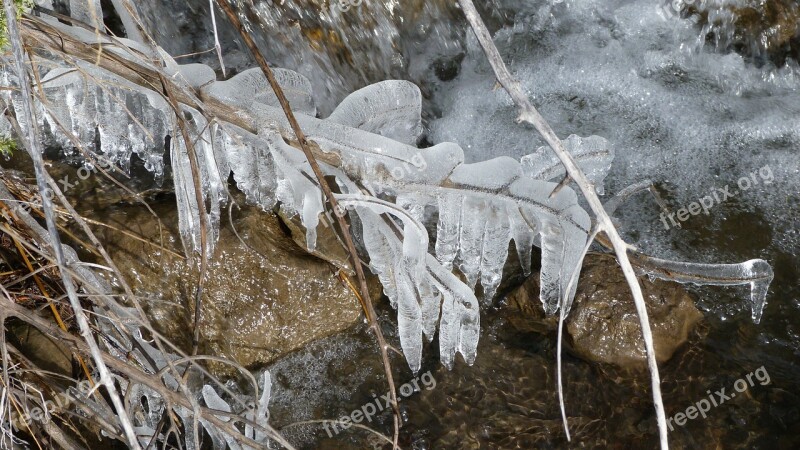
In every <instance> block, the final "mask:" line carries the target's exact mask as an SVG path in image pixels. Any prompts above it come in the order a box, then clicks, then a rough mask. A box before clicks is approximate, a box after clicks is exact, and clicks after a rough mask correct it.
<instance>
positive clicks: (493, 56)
mask: <svg viewBox="0 0 800 450" xmlns="http://www.w3.org/2000/svg"><path fill="white" fill-rule="evenodd" d="M458 4H459V5H460V6H461V9H462V10H463V11H464V15H465V16H466V17H467V21H468V22H469V24H470V26H471V27H472V31H474V32H475V35H476V37H477V38H478V42H479V43H480V45H481V47H482V48H483V51H484V53H485V54H486V57H487V58H488V60H489V64H490V65H491V66H492V70H493V71H494V73H495V76H496V77H497V81H499V82H500V84H501V85H502V86H503V88H504V89H505V90H506V91H507V92H508V94H509V95H510V96H511V99H512V100H513V101H514V103H515V104H516V105H517V107H518V108H519V117H518V118H517V122H527V123H529V124H531V125H533V126H534V128H536V130H537V131H538V132H539V134H541V135H542V137H543V138H544V140H545V141H546V142H547V144H548V145H549V146H550V148H552V149H553V151H554V152H555V154H556V156H558V159H559V160H560V161H561V163H562V164H563V165H564V168H565V169H566V170H567V174H568V175H569V176H570V177H571V178H572V179H573V180H575V183H576V184H577V185H578V188H579V189H580V190H581V193H583V196H584V197H585V198H586V201H587V202H588V203H589V207H590V208H591V209H592V211H593V212H594V214H595V216H596V218H597V227H598V231H602V232H604V233H605V234H606V236H608V239H609V240H610V241H611V245H612V247H613V248H614V252H615V253H616V255H617V261H619V265H620V267H621V268H622V272H623V274H624V275H625V279H626V281H627V282H628V285H629V286H630V288H631V293H632V294H633V301H634V304H635V305H636V312H637V314H638V315H639V323H640V324H641V326H642V335H643V337H644V343H645V349H646V350H647V365H648V367H649V369H650V377H651V385H652V390H653V403H654V404H655V409H656V419H657V421H658V431H659V436H660V442H661V448H662V449H667V448H668V447H669V445H668V443H667V422H666V415H665V414H664V404H663V401H662V399H661V380H660V377H659V374H658V365H657V362H656V357H655V351H654V348H653V335H652V333H651V331H650V321H649V319H648V316H647V308H646V306H645V303H644V297H643V295H642V289H641V286H639V282H638V280H637V279H636V273H635V272H634V270H633V267H632V266H631V263H630V260H629V259H628V254H627V251H628V244H626V243H625V241H623V240H622V238H621V237H620V235H619V233H618V232H617V229H616V228H615V227H614V224H613V223H612V222H611V218H610V217H609V215H608V214H607V213H606V211H605V209H603V204H602V203H601V202H600V199H599V198H598V197H597V194H596V193H595V190H594V186H592V183H591V182H589V180H588V179H587V178H586V175H585V174H584V173H583V171H582V170H581V169H580V168H579V167H578V165H577V163H576V162H575V160H574V158H573V157H572V155H570V153H569V152H568V151H567V150H566V148H564V144H563V143H562V142H561V140H560V139H559V138H558V136H556V134H555V132H554V131H553V129H552V128H551V127H550V125H549V124H548V123H547V121H545V119H544V117H542V115H541V114H539V111H537V110H536V108H534V106H533V105H532V104H531V102H530V100H529V99H528V96H527V95H526V94H525V93H524V92H523V91H522V88H521V87H520V84H519V82H518V81H517V80H515V79H514V77H513V76H512V75H511V73H510V72H509V71H508V68H507V67H506V65H505V63H504V62H503V59H502V58H501V56H500V52H499V51H498V50H497V47H496V46H495V45H494V42H493V41H492V37H491V35H490V34H489V30H487V28H486V25H484V23H483V20H481V17H480V15H479V14H478V11H477V10H476V9H475V5H474V4H473V2H472V0H458Z"/></svg>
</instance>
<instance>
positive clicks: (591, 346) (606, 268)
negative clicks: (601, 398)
mask: <svg viewBox="0 0 800 450" xmlns="http://www.w3.org/2000/svg"><path fill="white" fill-rule="evenodd" d="M639 283H640V285H641V287H642V292H643V294H644V299H645V303H646V304H647V313H648V315H649V319H650V328H651V330H652V332H653V342H654V345H655V350H656V359H657V360H658V361H659V362H664V361H667V360H668V359H669V358H670V357H672V355H673V353H675V350H677V349H678V348H679V347H680V346H681V345H683V344H684V343H686V341H687V340H688V338H689V333H690V332H691V331H692V330H693V328H694V326H695V325H696V324H697V323H698V322H699V321H700V319H701V318H702V317H703V316H702V314H701V313H700V311H699V310H698V309H697V307H695V305H694V301H693V300H692V298H691V296H690V295H689V293H688V292H687V291H686V290H685V289H684V288H683V287H682V286H681V285H679V284H676V283H668V282H665V281H661V280H655V281H650V280H649V279H647V278H644V277H642V278H639ZM537 284H538V279H537V277H536V276H533V277H531V278H530V279H529V280H528V281H526V282H525V283H524V284H523V285H522V286H520V287H519V288H518V289H517V290H516V291H514V292H513V293H512V294H510V295H509V297H508V300H509V306H510V307H511V308H512V309H514V310H516V311H519V312H521V313H522V314H521V315H520V314H510V317H509V320H510V322H511V323H512V324H513V325H514V326H516V327H517V328H518V329H521V330H523V331H537V332H547V331H552V330H554V329H555V328H556V327H557V325H558V317H557V316H553V317H545V316H544V312H543V310H542V308H541V304H540V303H539V299H538V296H537V293H538V292H539V288H538V286H537ZM565 330H566V334H567V336H568V338H567V341H568V342H567V343H568V344H571V345H570V347H571V350H572V352H573V353H575V354H576V355H578V356H580V357H581V358H583V359H586V360H589V361H595V362H603V363H610V364H615V365H617V366H620V367H629V368H644V367H645V366H646V354H645V350H644V341H643V339H642V331H641V327H640V326H639V316H638V315H637V314H636V308H635V306H634V304H633V296H632V295H631V293H630V288H629V287H628V284H627V282H626V281H625V277H624V275H623V274H622V271H621V270H620V268H619V265H618V264H617V262H616V260H615V259H614V258H613V257H611V256H608V255H592V254H590V255H587V257H586V260H585V261H584V265H583V270H582V271H581V277H580V280H579V282H578V290H577V293H576V295H575V302H574V303H573V306H572V311H571V312H570V314H569V316H568V317H567V320H566V323H565Z"/></svg>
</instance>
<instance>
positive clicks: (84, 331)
mask: <svg viewBox="0 0 800 450" xmlns="http://www.w3.org/2000/svg"><path fill="white" fill-rule="evenodd" d="M3 3H4V5H5V13H6V24H7V28H8V39H9V41H10V42H11V49H12V53H13V55H14V61H15V65H16V69H17V76H18V77H19V85H20V94H21V98H20V100H21V104H22V108H21V110H22V114H23V117H22V120H23V121H24V123H25V127H26V128H25V130H24V131H25V132H26V135H25V136H20V139H21V140H22V141H23V144H24V146H25V148H26V150H27V151H28V153H29V154H30V157H31V160H32V161H33V167H34V171H35V172H36V184H37V186H38V188H39V193H40V194H41V197H42V209H43V210H44V215H45V222H46V223H47V231H48V233H49V234H50V240H51V242H50V245H51V246H52V248H53V253H54V255H55V257H56V263H57V265H58V270H59V272H60V273H61V278H62V279H63V281H64V289H65V290H66V291H67V297H68V298H69V302H70V305H71V306H72V310H73V312H74V313H75V321H76V322H77V324H78V328H79V329H80V331H81V335H82V336H83V338H84V340H85V341H86V344H87V346H88V348H89V353H90V354H91V355H92V359H93V360H94V361H95V365H96V366H97V370H98V372H100V382H101V383H102V384H103V385H105V387H106V390H107V392H108V395H109V397H111V402H112V404H113V405H114V408H115V409H116V412H117V414H118V415H119V418H120V422H121V424H122V428H123V430H124V431H125V438H126V439H127V440H128V445H130V447H131V448H132V449H139V448H140V446H139V442H138V441H137V439H136V433H135V432H134V430H133V424H132V423H131V420H130V418H129V417H128V414H127V412H126V411H125V408H124V405H123V403H122V400H121V399H120V396H119V393H118V392H117V387H116V386H115V384H114V379H113V378H112V377H111V372H109V370H108V367H107V366H106V364H105V362H104V361H103V356H102V354H101V352H100V348H99V347H98V345H97V342H96V341H95V340H94V333H93V332H92V328H91V326H90V325H89V321H88V320H87V318H86V314H85V312H84V311H83V307H82V306H81V303H80V300H79V299H78V295H77V292H76V290H75V285H74V284H73V282H72V277H71V276H70V274H69V272H68V271H67V265H66V261H65V259H64V251H63V249H62V248H61V239H60V238H59V236H58V230H57V228H56V221H55V216H54V214H53V202H52V199H51V198H50V197H48V196H47V195H45V194H46V192H47V189H48V188H47V174H46V172H45V168H44V161H43V159H42V150H43V149H42V143H41V141H40V139H39V134H38V132H37V130H36V121H35V120H34V117H33V100H32V98H33V97H32V94H31V90H30V78H29V77H28V69H27V67H26V65H25V57H24V52H23V49H22V40H21V39H20V36H19V28H18V26H17V16H16V15H17V11H16V5H14V2H13V0H3Z"/></svg>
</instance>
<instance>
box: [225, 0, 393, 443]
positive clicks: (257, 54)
mask: <svg viewBox="0 0 800 450" xmlns="http://www.w3.org/2000/svg"><path fill="white" fill-rule="evenodd" d="M217 4H218V5H219V6H220V8H222V10H223V11H225V14H226V15H227V16H228V20H230V22H231V24H232V25H233V27H234V28H236V30H237V31H238V32H239V35H240V36H241V37H242V40H244V42H245V44H246V45H247V47H248V48H249V49H250V53H252V54H253V57H254V58H255V60H256V62H257V63H258V65H259V67H261V71H262V72H264V75H265V76H266V77H267V80H268V81H269V84H270V86H271V87H272V90H273V91H274V92H275V95H276V96H277V97H278V102H279V103H280V104H281V109H283V113H284V114H285V115H286V118H287V119H288V120H289V124H290V125H291V127H292V130H293V131H294V135H295V137H296V138H297V141H298V143H299V144H300V148H301V149H302V150H303V153H304V154H305V156H306V159H307V160H308V164H309V165H310V166H311V170H313V171H314V175H315V176H316V178H317V182H318V184H319V186H320V188H321V189H322V192H323V193H324V194H325V199H326V200H327V201H328V203H329V204H330V206H331V209H332V210H333V211H340V209H339V204H338V202H337V201H336V198H335V197H334V195H333V191H331V188H330V186H329V185H328V182H327V181H326V180H325V174H324V173H323V172H322V170H321V169H320V167H319V163H317V160H316V158H315V157H314V154H313V153H312V151H311V148H310V147H309V145H308V141H307V140H306V136H305V134H304V133H303V130H301V129H300V124H299V123H297V119H296V118H295V116H294V113H293V112H292V109H291V107H290V106H289V101H288V100H287V99H286V95H284V93H283V90H282V89H281V87H280V85H278V80H277V79H276V78H275V75H274V74H273V73H272V69H270V67H269V64H268V63H267V60H266V59H265V58H264V55H262V54H261V51H260V50H259V49H258V46H257V45H256V43H255V42H254V41H253V38H252V36H251V35H250V33H248V31H247V30H246V29H245V28H244V26H243V25H242V22H241V21H240V20H239V17H238V16H237V15H236V12H235V11H234V10H233V8H232V7H231V5H230V3H229V2H228V0H217ZM335 216H336V221H337V222H338V224H339V228H340V229H341V231H342V237H343V238H344V241H345V244H346V245H347V251H348V253H349V254H350V259H351V261H352V264H353V270H355V272H356V277H357V278H358V282H359V289H360V291H361V297H362V298H363V300H364V301H363V302H362V305H363V307H364V312H365V314H366V316H367V320H368V321H369V324H370V325H369V327H370V329H371V330H372V331H373V332H374V333H375V336H376V338H377V340H378V346H379V347H380V352H381V357H382V359H383V366H384V370H385V372H386V378H387V382H388V383H389V392H390V395H391V402H392V409H393V410H394V442H393V443H392V445H393V448H395V449H396V448H398V447H397V441H398V437H399V433H400V409H399V407H398V406H397V392H396V390H395V387H394V379H393V377H392V367H391V364H390V362H389V353H388V345H387V344H386V340H385V339H384V337H383V333H382V332H381V329H380V327H379V326H378V319H377V315H376V314H375V308H374V307H373V305H372V300H371V299H370V295H369V287H368V286H367V279H366V277H365V276H364V269H363V268H362V267H361V264H360V259H359V258H358V251H357V250H356V246H355V244H354V243H353V238H352V236H351V235H350V226H349V224H348V223H347V220H345V218H344V216H343V215H341V214H335Z"/></svg>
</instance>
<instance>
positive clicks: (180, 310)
mask: <svg viewBox="0 0 800 450" xmlns="http://www.w3.org/2000/svg"><path fill="white" fill-rule="evenodd" d="M242 211H243V212H242V214H236V216H238V217H235V218H234V223H235V228H236V231H237V232H238V233H239V235H240V236H241V237H242V240H243V241H244V242H242V241H240V240H239V239H238V238H237V236H236V234H235V233H234V231H233V230H232V229H231V227H230V226H227V227H223V228H222V230H221V232H220V238H219V243H218V245H217V250H216V252H215V254H214V255H213V257H212V258H211V259H210V260H209V265H208V274H207V276H206V280H205V284H204V287H203V297H202V302H203V305H202V319H201V348H200V353H205V354H213V355H216V356H220V357H225V358H230V359H232V360H234V361H236V362H238V363H239V364H241V365H243V366H245V367H255V366H260V365H263V364H266V363H268V362H270V361H272V360H274V359H275V358H277V357H279V356H281V355H284V354H286V353H288V352H290V351H293V350H295V349H297V348H300V347H302V346H303V345H305V344H306V343H308V342H310V341H312V340H315V339H319V338H322V337H325V336H329V335H331V334H333V333H336V332H338V331H341V330H343V329H345V328H347V327H348V326H350V325H352V324H353V323H355V322H356V321H357V320H358V319H359V317H360V314H361V307H360V305H359V303H358V300H357V299H356V297H355V296H354V295H353V293H352V292H351V291H350V290H349V289H348V288H347V287H346V286H345V285H344V284H343V283H342V282H341V281H340V280H339V278H338V277H337V273H336V268H335V267H333V266H332V265H330V264H329V263H327V262H325V261H322V260H320V259H319V258H317V257H314V256H312V255H309V254H308V253H306V252H305V250H303V249H301V248H300V247H298V246H297V245H296V244H295V243H294V242H293V241H292V239H291V238H290V237H289V236H287V231H288V230H286V229H285V227H284V225H283V224H282V222H280V219H279V218H278V217H277V216H275V215H274V214H272V213H264V212H261V211H257V210H256V209H255V208H252V209H251V208H243V210H242ZM158 214H159V217H160V218H161V220H162V221H163V223H164V224H166V226H167V227H168V226H169V225H172V226H174V224H175V223H176V222H177V219H176V217H175V216H176V212H175V211H174V210H172V208H169V210H167V211H158ZM105 222H107V223H109V224H111V225H112V226H114V227H117V228H119V229H121V230H125V231H126V232H131V233H135V234H136V235H140V236H143V237H145V238H146V239H148V240H149V241H151V242H152V243H153V244H148V243H144V242H141V241H139V240H136V239H134V238H131V237H130V236H127V235H124V234H122V233H121V232H119V231H115V230H108V231H106V232H104V234H105V236H104V239H102V240H103V241H104V242H106V245H107V246H108V250H109V253H110V255H111V257H112V259H114V261H115V262H116V263H117V265H118V266H119V268H120V270H121V271H122V272H123V274H124V275H125V276H126V277H127V278H128V281H129V282H131V284H132V287H133V289H134V291H135V292H137V293H138V294H139V295H141V296H146V295H148V294H149V295H150V297H147V298H140V301H141V302H142V304H143V306H144V307H145V309H146V310H147V312H148V317H150V318H151V321H152V323H153V324H154V325H155V326H156V327H157V328H158V329H159V330H160V331H161V332H162V333H164V334H165V335H166V336H167V337H168V338H170V339H171V340H173V341H174V342H176V343H177V344H179V345H181V346H182V347H183V348H184V350H186V349H188V348H189V346H190V342H191V336H192V323H193V317H194V292H195V290H196V285H197V273H196V272H197V271H196V270H193V269H192V268H191V266H190V265H189V264H188V263H187V262H186V261H185V260H184V259H182V258H181V257H179V256H178V254H175V253H171V252H167V251H164V250H161V249H159V248H158V247H157V246H158V245H159V244H158V243H159V238H158V222H157V221H156V220H155V218H153V216H151V215H149V214H148V213H147V212H146V211H142V208H138V207H136V208H133V207H131V208H125V209H121V210H117V211H114V212H112V213H111V217H108V218H106V220H105ZM162 236H163V245H164V246H166V247H169V248H171V249H173V250H174V249H177V248H178V245H179V244H178V243H179V240H178V238H177V232H176V230H170V229H168V228H165V229H164V232H163V235H162ZM245 243H246V244H245ZM177 253H181V252H180V251H177ZM145 293H146V294H145ZM214 369H215V371H218V373H230V369H231V367H230V366H226V367H220V366H219V365H215V367H214Z"/></svg>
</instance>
